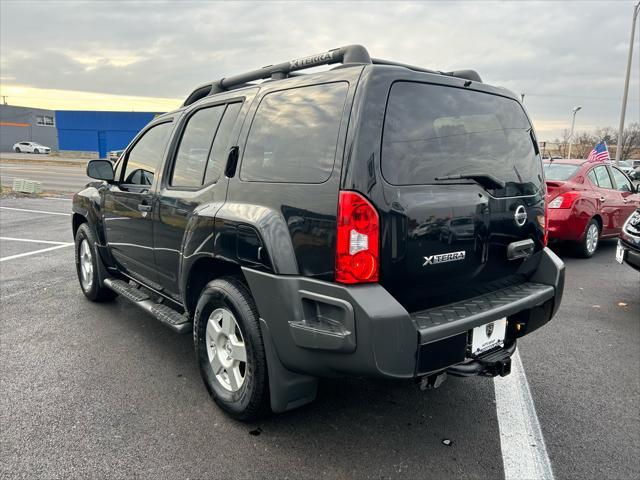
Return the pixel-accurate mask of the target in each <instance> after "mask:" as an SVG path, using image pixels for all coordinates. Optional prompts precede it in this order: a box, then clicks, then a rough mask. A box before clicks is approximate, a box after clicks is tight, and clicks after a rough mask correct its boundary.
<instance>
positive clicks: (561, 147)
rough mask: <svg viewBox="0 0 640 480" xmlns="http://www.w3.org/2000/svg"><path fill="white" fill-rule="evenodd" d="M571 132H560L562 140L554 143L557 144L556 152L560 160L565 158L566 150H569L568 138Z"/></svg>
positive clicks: (565, 130) (566, 130)
mask: <svg viewBox="0 0 640 480" xmlns="http://www.w3.org/2000/svg"><path fill="white" fill-rule="evenodd" d="M570 134H571V132H570V131H569V130H568V129H567V128H565V129H564V130H562V140H556V143H557V144H558V151H559V153H560V156H561V157H562V158H565V157H566V156H567V150H568V148H569V137H570V136H571V135H570Z"/></svg>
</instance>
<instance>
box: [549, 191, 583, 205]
mask: <svg viewBox="0 0 640 480" xmlns="http://www.w3.org/2000/svg"><path fill="white" fill-rule="evenodd" d="M579 196H580V194H579V193H578V192H565V193H563V194H562V195H558V196H557V197H556V198H554V199H553V200H552V201H551V202H550V203H549V208H571V206H572V205H573V202H575V201H576V199H577V198H578V197H579Z"/></svg>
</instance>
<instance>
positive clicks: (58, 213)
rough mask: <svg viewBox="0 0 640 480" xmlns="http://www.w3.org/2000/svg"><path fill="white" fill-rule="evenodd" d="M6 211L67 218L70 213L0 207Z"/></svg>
mask: <svg viewBox="0 0 640 480" xmlns="http://www.w3.org/2000/svg"><path fill="white" fill-rule="evenodd" d="M0 208H2V209H4V210H16V211H18V212H29V213H48V214H49V215H64V216H65V217H69V216H70V215H71V214H70V213H62V212H46V211H44V210H28V209H26V208H13V207H0Z"/></svg>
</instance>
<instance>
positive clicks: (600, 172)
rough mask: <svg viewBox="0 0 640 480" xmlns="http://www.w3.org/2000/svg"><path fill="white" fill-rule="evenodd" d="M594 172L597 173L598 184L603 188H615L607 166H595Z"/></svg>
mask: <svg viewBox="0 0 640 480" xmlns="http://www.w3.org/2000/svg"><path fill="white" fill-rule="evenodd" d="M592 172H593V173H594V174H595V176H596V180H597V182H598V185H599V186H600V187H601V188H611V189H613V184H612V183H611V178H609V173H608V172H607V167H605V166H603V165H600V166H599V167H596V168H594V169H593V170H592Z"/></svg>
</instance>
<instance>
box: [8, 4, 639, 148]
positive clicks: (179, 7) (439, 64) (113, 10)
mask: <svg viewBox="0 0 640 480" xmlns="http://www.w3.org/2000/svg"><path fill="white" fill-rule="evenodd" d="M632 9H633V3H632V1H630V0H619V1H615V0H609V1H602V2H600V1H586V2H583V1H564V2H562V1H558V2H552V1H546V2H516V1H513V2H489V1H464V2H452V1H449V2H417V3H400V2H394V3H386V2H352V3H342V2H326V1H325V2H317V3H316V2H310V1H306V2H297V3H296V2H290V3H273V2H238V3H230V2H224V3H214V2H205V1H197V2H186V1H182V2H169V3H164V2H152V1H138V2H127V1H93V2H86V3H85V2H80V1H68V2H56V1H47V2H44V1H41V2H33V3H31V2H28V1H11V0H0V54H1V55H0V61H1V63H0V94H2V95H7V99H6V100H7V102H8V103H10V104H14V105H28V106H41V107H45V108H56V109H101V110H151V111H165V110H170V109H173V108H175V107H177V106H179V104H180V102H181V100H183V99H184V97H186V96H187V95H188V93H189V92H190V91H191V89H192V88H194V87H195V86H197V85H199V84H201V83H203V82H205V81H208V80H212V79H216V78H219V77H224V76H229V75H230V74H234V73H237V72H241V71H245V70H250V69H254V68H256V67H260V66H263V65H268V64H271V63H278V62H282V61H285V60H289V59H291V58H296V57H300V56H306V55H309V54H313V53H318V52H321V51H324V50H328V49H330V48H334V47H339V46H342V45H347V44H351V43H360V44H363V45H365V46H366V47H367V48H368V49H369V52H370V53H371V55H372V56H375V57H381V58H389V59H394V60H398V61H401V62H405V63H412V64H415V65H420V66H424V67H427V68H433V69H437V70H455V69H463V68H473V69H476V70H477V71H478V72H479V73H480V75H481V76H482V78H483V80H484V81H485V82H487V83H491V84H494V85H502V86H505V87H507V88H509V89H511V90H513V91H514V92H516V93H522V92H524V93H525V106H526V107H527V109H528V111H529V113H530V114H531V116H532V117H533V119H534V123H535V125H536V128H537V130H538V135H539V137H540V138H541V139H542V140H545V139H546V140H552V139H553V138H556V137H558V136H560V135H561V132H562V130H563V129H564V128H567V127H568V123H569V121H570V111H571V108H572V107H573V106H576V105H581V106H582V107H583V110H582V111H581V112H580V113H578V116H577V122H576V129H577V130H588V129H592V128H596V127H603V126H615V127H616V128H617V125H618V118H619V112H620V104H621V97H622V88H623V83H624V72H625V68H626V59H627V52H628V47H629V36H630V30H631V14H632ZM636 31H637V27H636ZM639 39H640V35H638V33H636V48H635V53H634V63H633V67H632V75H631V87H630V94H629V102H628V108H627V119H628V122H637V121H640V80H639V78H638V77H639V73H640V67H639V65H640V63H639V60H638V57H639V55H638V51H639V50H640V48H638V47H640V45H638V43H639Z"/></svg>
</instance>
